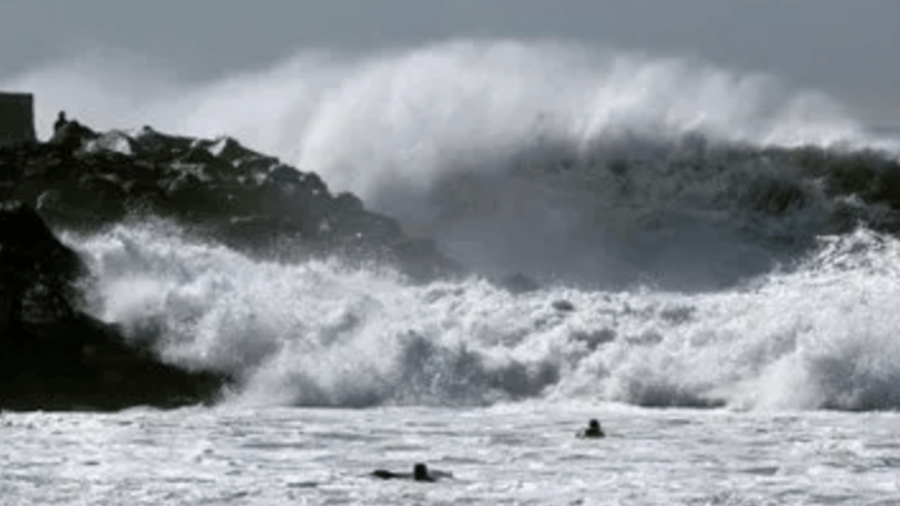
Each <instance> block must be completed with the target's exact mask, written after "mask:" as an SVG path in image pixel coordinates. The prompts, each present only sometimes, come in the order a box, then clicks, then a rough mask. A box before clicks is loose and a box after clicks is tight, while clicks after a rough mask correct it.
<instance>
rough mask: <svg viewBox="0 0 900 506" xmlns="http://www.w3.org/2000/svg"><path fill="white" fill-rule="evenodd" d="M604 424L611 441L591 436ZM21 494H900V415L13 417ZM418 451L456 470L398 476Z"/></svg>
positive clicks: (118, 498)
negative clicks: (388, 473) (392, 474)
mask: <svg viewBox="0 0 900 506" xmlns="http://www.w3.org/2000/svg"><path fill="white" fill-rule="evenodd" d="M587 417H599V418H600V419H601V420H602V422H603V425H604V428H605V430H606V432H607V434H608V437H607V438H606V439H603V440H581V439H576V438H575V437H574V433H575V431H576V429H578V428H580V427H581V426H582V425H584V422H586V419H587ZM0 424H2V428H3V430H2V431H0V440H2V441H0V442H2V448H3V452H0V460H2V465H3V473H2V475H0V491H2V493H3V497H4V504H9V505H11V506H12V505H26V504H135V505H138V504H148V505H149V504H172V505H182V504H185V505H186V504H235V505H236V504H259V505H282V504H284V505H288V504H485V505H487V504H564V505H570V504H583V505H591V504H604V505H605V504H642V505H668V504H684V505H775V504H779V505H781V504H789V505H808V504H848V505H851V504H852V505H892V504H897V498H898V497H900V473H898V472H897V468H898V466H900V436H898V435H897V426H898V424H900V419H898V416H897V414H896V413H862V414H848V413H840V412H799V411H783V412H779V413H760V412H734V411H728V410H712V411H710V410H695V409H666V410H657V409H644V408H635V407H630V406H623V405H620V404H607V403H572V402H564V403H548V402H539V403H533V402H525V403H516V404H503V405H497V406H493V407H489V408H464V409H460V408H424V407H403V408H400V407H378V408H372V409H363V410H348V409H321V408H316V409H311V408H306V409H297V408H277V407H266V408H259V409H244V408H222V407H220V408H213V409H195V408H190V409H182V410H177V411H172V412H159V411H148V410H142V409H134V410H129V411H126V412H122V413H117V414H102V415H98V414H88V413H81V414H79V413H74V414H71V413H70V414H55V413H29V414H11V413H5V414H3V416H2V418H0ZM413 462H425V463H427V464H428V465H429V468H430V469H432V470H440V471H445V472H447V473H450V474H452V476H451V477H447V478H443V479H441V480H439V481H437V482H436V483H421V482H414V481H407V480H391V481H382V480H379V479H375V478H373V477H371V476H370V475H369V473H371V472H372V471H373V470H374V469H376V468H383V469H390V470H394V471H405V472H408V471H409V470H410V469H411V467H412V463H413Z"/></svg>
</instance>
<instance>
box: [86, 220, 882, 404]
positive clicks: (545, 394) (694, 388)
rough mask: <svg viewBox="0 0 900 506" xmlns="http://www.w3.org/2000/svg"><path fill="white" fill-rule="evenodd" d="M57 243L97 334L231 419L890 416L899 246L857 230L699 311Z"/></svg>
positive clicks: (329, 267)
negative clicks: (115, 326)
mask: <svg viewBox="0 0 900 506" xmlns="http://www.w3.org/2000/svg"><path fill="white" fill-rule="evenodd" d="M69 240H70V241H74V242H73V244H75V245H76V246H77V247H78V249H79V250H80V251H82V252H83V253H85V254H86V255H87V257H88V258H89V259H90V262H91V265H92V270H93V272H94V273H95V277H96V280H95V289H96V290H97V292H98V293H99V294H100V296H99V301H98V303H97V305H96V309H95V311H96V312H97V313H98V315H100V316H101V317H102V318H104V319H106V320H109V321H118V322H123V323H124V325H125V328H126V330H127V332H128V334H129V336H130V337H131V338H133V339H154V340H156V346H157V347H158V348H159V349H160V350H161V352H162V353H163V356H164V357H166V359H168V360H171V361H174V362H177V363H181V364H184V365H188V366H194V367H214V368H217V369H220V370H224V371H228V372H230V373H232V374H234V375H235V376H236V377H238V378H240V380H241V383H242V387H241V390H240V392H238V393H237V395H236V401H238V402H249V403H262V404H272V403H275V404H298V405H327V406H370V405H380V404H425V405H460V404H462V405H471V404H476V405H478V404H484V403H495V402H498V401H507V400H516V399H528V398H532V399H587V400H591V399H593V400H606V401H621V402H626V403H633V404H640V405H648V406H669V405H681V406H719V405H727V406H729V407H733V408H737V409H754V408H776V409H798V408H800V409H815V408H823V407H828V408H837V409H894V408H897V407H900V397H898V396H897V393H896V389H895V388H894V387H893V385H895V384H896V382H897V381H898V380H900V366H898V364H900V346H898V344H897V341H896V338H895V335H896V332H895V329H897V328H900V320H898V318H900V317H897V316H896V311H893V310H892V309H891V308H892V307H893V301H895V300H896V298H897V297H898V296H900V290H898V288H897V287H898V286H900V282H898V281H900V269H898V268H897V267H896V266H897V265H900V262H898V261H900V243H898V242H897V241H896V240H895V239H893V238H889V237H886V236H881V235H878V234H874V233H872V232H868V231H865V230H860V231H858V232H857V233H855V234H852V235H850V236H846V237H841V238H833V239H830V240H828V241H826V242H825V243H823V246H822V247H821V249H820V252H819V254H818V255H817V256H814V257H812V258H811V259H809V260H808V261H807V262H805V263H803V264H802V265H801V266H799V267H798V268H797V269H796V270H794V271H791V272H786V273H783V274H771V275H769V276H767V277H766V278H765V279H761V280H759V281H758V282H757V284H756V285H754V286H748V287H745V288H742V289H739V290H736V289H733V290H723V291H720V292H712V293H705V294H695V295H688V294H679V293H667V292H661V291H649V290H635V291H626V292H604V291H584V290H576V289H572V288H566V287H565V286H557V287H547V288H544V289H542V290H539V291H537V292H533V293H529V294H523V295H512V294H510V293H508V292H506V291H504V290H502V289H498V288H496V287H494V286H492V285H491V284H489V283H487V282H485V281H484V280H481V279H478V278H471V279H468V280H463V281H457V282H436V283H432V284H429V285H425V286H411V285H407V284H406V283H405V282H404V281H403V280H402V278H401V277H399V276H396V275H394V274H392V273H390V272H375V271H371V270H347V269H345V268H342V267H341V266H340V265H337V264H335V263H330V262H318V261H316V262H305V263H302V264H297V265H293V264H274V263H264V262H256V261H252V260H249V259H247V258H245V257H243V256H241V255H239V254H236V253H234V252H232V251H229V250H227V249H224V248H221V247H210V246H205V245H202V244H196V243H194V244H192V243H190V242H187V241H185V240H184V239H178V238H175V237H174V236H173V235H172V234H171V233H170V232H167V233H165V234H162V233H159V232H157V231H154V230H152V229H151V228H144V229H141V228H134V227H131V228H126V227H119V228H117V229H115V230H113V231H111V232H109V233H106V234H103V235H100V236H96V237H92V238H89V239H86V240H76V239H73V238H69ZM559 300H565V301H568V302H569V303H571V305H572V306H573V308H574V309H573V310H568V309H567V308H566V307H565V306H564V305H562V304H554V302H555V301H559Z"/></svg>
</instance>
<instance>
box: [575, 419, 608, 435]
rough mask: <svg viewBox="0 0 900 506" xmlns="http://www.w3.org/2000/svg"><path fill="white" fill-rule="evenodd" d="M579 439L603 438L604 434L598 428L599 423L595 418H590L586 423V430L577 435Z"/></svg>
mask: <svg viewBox="0 0 900 506" xmlns="http://www.w3.org/2000/svg"><path fill="white" fill-rule="evenodd" d="M578 436H579V437H605V436H606V434H604V433H603V429H602V428H601V427H600V422H599V421H598V420H597V419H596V418H591V419H590V421H588V427H587V429H585V430H583V431H581V432H580V433H579V434H578Z"/></svg>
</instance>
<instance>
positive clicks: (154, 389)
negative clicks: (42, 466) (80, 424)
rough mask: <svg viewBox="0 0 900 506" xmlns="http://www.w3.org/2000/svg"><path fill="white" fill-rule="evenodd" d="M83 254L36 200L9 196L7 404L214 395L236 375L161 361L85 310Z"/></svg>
mask: <svg viewBox="0 0 900 506" xmlns="http://www.w3.org/2000/svg"><path fill="white" fill-rule="evenodd" d="M85 273H86V271H85V267H84V265H83V264H82V261H81V259H80V258H79V256H78V255H77V254H76V253H75V252H74V251H72V250H71V249H69V248H68V247H66V246H65V245H63V244H62V243H60V242H59V241H58V240H57V239H56V238H55V237H54V235H53V233H52V232H51V231H50V230H49V229H48V228H47V226H46V225H45V224H44V222H43V221H42V220H41V218H40V216H38V215H37V214H36V213H35V212H34V211H33V210H32V209H31V208H29V207H28V206H26V205H24V204H22V203H18V202H6V203H4V204H2V205H0V409H13V410H34V409H42V410H57V409H101V410H108V409H120V408H124V407H128V406H134V405H150V406H157V407H171V406H177V405H181V404H185V403H188V404H195V403H200V402H211V401H214V400H215V398H216V397H217V396H218V395H219V391H220V389H221V387H222V386H224V385H225V384H226V383H227V382H228V381H229V379H228V378H227V377H225V376H223V375H219V374H216V373H214V372H203V371H185V370H181V369H179V368H177V367H175V366H173V365H168V364H165V363H162V362H161V361H160V360H159V359H158V357H157V356H156V355H155V353H154V352H153V350H150V349H141V348H136V347H132V346H129V345H128V344H127V343H126V342H125V341H124V340H123V339H122V337H121V334H120V333H119V332H118V329H117V328H116V327H115V326H114V325H109V324H106V323H103V322H100V321H98V320H96V319H94V318H92V317H91V316H89V315H88V314H86V313H84V312H83V311H81V310H80V307H81V306H82V297H81V293H80V292H79V290H78V289H77V286H78V284H77V281H78V280H79V279H80V278H82V277H83V276H84V275H85Z"/></svg>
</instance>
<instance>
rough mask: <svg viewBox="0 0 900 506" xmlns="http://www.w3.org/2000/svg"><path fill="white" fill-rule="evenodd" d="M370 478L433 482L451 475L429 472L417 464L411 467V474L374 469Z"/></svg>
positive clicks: (441, 472) (423, 466)
mask: <svg viewBox="0 0 900 506" xmlns="http://www.w3.org/2000/svg"><path fill="white" fill-rule="evenodd" d="M372 476H374V477H376V478H381V479H382V480H391V479H395V478H396V479H406V480H408V479H411V480H413V481H427V482H435V481H437V480H439V479H440V478H446V477H449V476H451V474H450V473H446V472H443V471H433V472H429V470H428V466H426V465H425V464H423V463H421V462H419V463H417V464H416V465H415V466H413V472H412V473H395V472H393V471H387V470H385V469H376V470H374V471H372Z"/></svg>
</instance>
